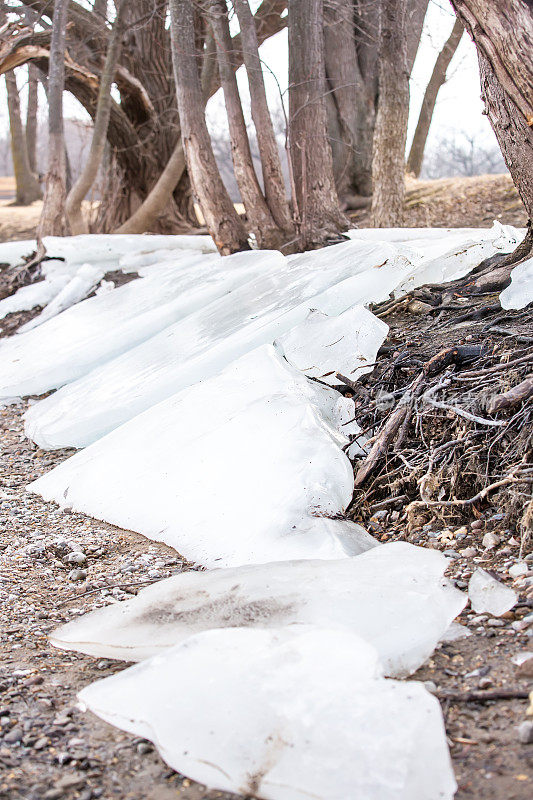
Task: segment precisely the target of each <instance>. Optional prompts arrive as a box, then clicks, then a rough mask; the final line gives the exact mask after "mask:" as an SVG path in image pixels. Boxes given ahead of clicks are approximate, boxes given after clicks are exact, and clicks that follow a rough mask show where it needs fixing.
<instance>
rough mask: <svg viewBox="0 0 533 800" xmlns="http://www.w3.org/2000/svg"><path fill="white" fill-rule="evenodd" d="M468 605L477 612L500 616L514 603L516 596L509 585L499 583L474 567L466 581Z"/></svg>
mask: <svg viewBox="0 0 533 800" xmlns="http://www.w3.org/2000/svg"><path fill="white" fill-rule="evenodd" d="M468 596H469V598H470V605H471V606H472V608H473V609H474V611H475V612H476V613H477V614H482V613H484V612H486V613H488V614H492V616H493V617H501V615H502V614H505V612H506V611H509V610H510V609H511V608H512V607H513V606H514V605H515V603H516V600H517V596H516V592H514V591H513V590H512V589H511V588H510V587H509V586H505V584H503V583H500V581H497V580H496V579H495V578H493V577H492V575H489V573H488V572H486V571H485V570H484V569H476V571H475V572H474V573H473V575H472V577H471V578H470V580H469V582H468Z"/></svg>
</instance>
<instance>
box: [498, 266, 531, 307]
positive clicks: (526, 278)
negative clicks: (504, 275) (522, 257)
mask: <svg viewBox="0 0 533 800" xmlns="http://www.w3.org/2000/svg"><path fill="white" fill-rule="evenodd" d="M500 303H501V306H502V308H505V309H510V308H515V309H520V308H525V307H526V306H528V305H529V304H530V303H533V258H528V259H527V260H526V261H523V262H522V263H521V264H518V265H517V266H516V267H514V268H513V269H512V270H511V284H510V286H508V287H507V288H506V289H504V290H503V292H502V293H501V294H500Z"/></svg>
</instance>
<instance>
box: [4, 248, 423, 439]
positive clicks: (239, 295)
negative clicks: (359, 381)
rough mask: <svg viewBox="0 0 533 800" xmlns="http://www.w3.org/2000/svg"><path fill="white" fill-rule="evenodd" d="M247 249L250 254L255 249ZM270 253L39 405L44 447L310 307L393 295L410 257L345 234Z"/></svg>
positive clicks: (32, 413) (99, 430)
mask: <svg viewBox="0 0 533 800" xmlns="http://www.w3.org/2000/svg"><path fill="white" fill-rule="evenodd" d="M239 255H241V256H242V258H243V259H244V260H245V263H248V260H249V259H251V258H253V256H254V254H253V253H241V254H239ZM271 257H272V258H273V259H277V262H276V263H275V264H274V265H273V267H272V268H270V269H267V268H265V267H263V268H262V270H260V271H258V273H257V274H256V275H255V277H254V278H253V279H251V280H248V281H247V282H243V283H242V284H241V285H239V286H237V287H236V288H235V289H234V290H233V291H232V292H231V293H229V292H228V293H226V294H225V295H224V296H222V297H219V298H218V299H215V300H213V302H211V303H208V304H206V305H205V306H204V307H203V308H200V309H199V310H197V311H196V312H194V313H191V314H189V315H188V316H186V317H185V318H183V319H180V320H179V321H177V322H175V323H174V324H172V325H169V326H168V327H166V328H165V329H164V330H162V331H161V332H160V333H159V334H158V335H156V336H153V337H152V338H150V339H148V340H147V341H144V342H143V343H142V344H140V345H138V346H137V347H134V348H131V349H129V350H128V351H127V352H126V353H124V354H123V355H121V356H119V357H117V358H115V359H113V360H111V361H107V362H106V363H105V364H103V365H102V366H100V367H97V368H96V369H94V370H93V371H92V372H90V373H89V374H87V375H85V376H84V377H82V378H81V379H80V380H78V381H76V382H74V383H72V384H70V385H68V386H65V387H64V388H62V389H61V390H60V391H58V392H56V394H54V395H52V396H50V397H48V398H46V399H45V400H42V401H41V402H40V403H38V404H36V405H34V406H33V407H32V408H31V409H30V410H29V412H28V414H27V416H26V433H27V435H28V436H29V437H30V438H31V439H33V440H34V441H36V442H38V443H39V446H40V447H42V448H44V449H54V448H59V447H84V446H86V445H88V444H90V443H91V442H94V441H95V440H97V439H98V438H100V437H101V436H103V435H104V434H106V433H108V432H109V431H111V430H113V429H114V428H116V427H117V426H118V425H120V424H122V423H124V422H126V421H127V420H129V419H131V418H132V417H134V416H135V415H136V414H139V413H141V412H142V411H144V410H146V409H147V408H150V406H153V405H154V404H155V403H157V402H159V401H161V400H163V399H165V398H166V397H169V396H170V395H172V394H174V393H175V392H177V391H179V390H180V389H183V388H185V387H187V386H190V385H192V384H194V383H196V382H197V381H200V380H203V379H204V378H207V377H209V376H211V375H213V374H215V373H217V372H219V371H220V370H221V369H222V368H223V367H225V366H226V365H227V364H229V363H230V362H231V361H233V360H234V359H236V358H239V357H240V356H241V355H243V354H244V353H246V352H249V351H251V350H252V349H254V348H255V347H257V346H259V345H262V344H265V343H271V342H273V341H274V340H275V339H276V338H279V337H280V336H281V335H283V334H284V333H286V332H287V331H288V330H290V328H292V327H294V326H295V325H297V324H298V323H300V322H303V321H304V320H305V318H306V317H307V315H308V313H309V310H310V309H311V308H316V309H318V310H319V311H321V312H323V313H325V314H328V315H336V314H340V313H342V312H343V311H346V310H347V309H348V308H350V307H351V306H353V305H354V304H366V303H369V302H371V301H372V300H374V301H377V300H383V299H386V298H387V297H388V296H389V293H390V292H391V291H392V289H393V288H394V286H396V285H397V284H398V283H400V282H401V280H402V278H403V277H404V276H405V275H406V274H407V273H408V271H409V270H410V269H411V267H412V263H411V261H410V260H409V259H408V258H407V257H406V256H402V255H400V254H399V251H398V249H397V248H396V247H395V246H394V245H390V244H387V243H385V244H382V243H378V244H373V243H360V242H359V243H357V242H346V243H345V244H339V245H336V246H335V247H329V248H326V249H325V250H319V251H318V250H317V251H313V252H310V253H302V254H299V255H296V256H293V257H291V258H289V259H286V258H284V257H283V256H282V255H281V254H280V253H276V252H274V251H271ZM204 258H205V256H204ZM229 258H235V256H230V257H229ZM222 261H223V262H224V263H227V262H226V259H222ZM198 291H200V289H198ZM112 294H115V293H112ZM187 296H188V295H187V293H186V294H185V298H186V297H187ZM81 357H83V353H82V355H81ZM79 358H80V357H78V360H79ZM28 361H31V359H28ZM8 388H9V391H6V394H8V395H9V396H13V395H16V394H17V391H16V388H15V387H14V386H13V385H10V386H9V387H8ZM19 388H20V387H19Z"/></svg>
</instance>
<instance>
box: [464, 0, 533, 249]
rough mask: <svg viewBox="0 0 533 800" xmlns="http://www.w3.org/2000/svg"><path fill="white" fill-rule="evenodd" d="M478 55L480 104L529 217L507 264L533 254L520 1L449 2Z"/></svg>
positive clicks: (525, 25) (527, 75)
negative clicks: (527, 225) (520, 243)
mask: <svg viewBox="0 0 533 800" xmlns="http://www.w3.org/2000/svg"><path fill="white" fill-rule="evenodd" d="M452 5H453V6H454V8H455V10H456V13H457V16H458V17H459V18H460V19H461V20H462V22H463V24H464V26H465V28H466V29H467V31H468V33H469V34H470V36H471V37H472V39H473V41H474V44H475V45H476V48H477V51H478V59H479V67H480V78H481V91H482V99H483V100H484V102H485V110H486V113H487V116H488V118H489V121H490V124H491V125H492V128H493V130H494V133H495V134H496V138H497V140H498V144H499V145H500V148H501V151H502V155H503V157H504V159H505V163H506V165H507V168H508V169H509V172H510V173H511V177H512V179H513V182H514V184H515V186H516V188H517V190H518V193H519V195H520V197H521V199H522V202H523V203H524V206H525V208H526V211H527V215H528V217H529V232H528V236H527V237H526V240H525V242H524V243H522V245H521V246H519V248H517V250H516V251H515V253H514V254H513V257H512V258H507V259H506V261H507V263H517V261H518V260H523V259H524V258H525V257H526V256H527V255H528V254H529V255H531V253H532V252H533V236H532V226H533V223H532V220H533V127H532V126H533V48H532V47H531V43H532V42H533V13H532V11H531V8H530V6H529V5H528V4H527V3H526V2H525V0H498V2H495V0H452Z"/></svg>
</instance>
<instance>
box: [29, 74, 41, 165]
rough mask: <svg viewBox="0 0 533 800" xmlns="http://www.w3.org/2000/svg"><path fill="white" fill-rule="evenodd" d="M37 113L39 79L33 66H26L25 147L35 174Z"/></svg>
mask: <svg viewBox="0 0 533 800" xmlns="http://www.w3.org/2000/svg"><path fill="white" fill-rule="evenodd" d="M38 111H39V78H38V75H37V67H36V66H35V64H28V110H27V114H26V147H27V149H28V162H29V165H30V169H31V171H32V172H34V173H35V172H37V114H38Z"/></svg>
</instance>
